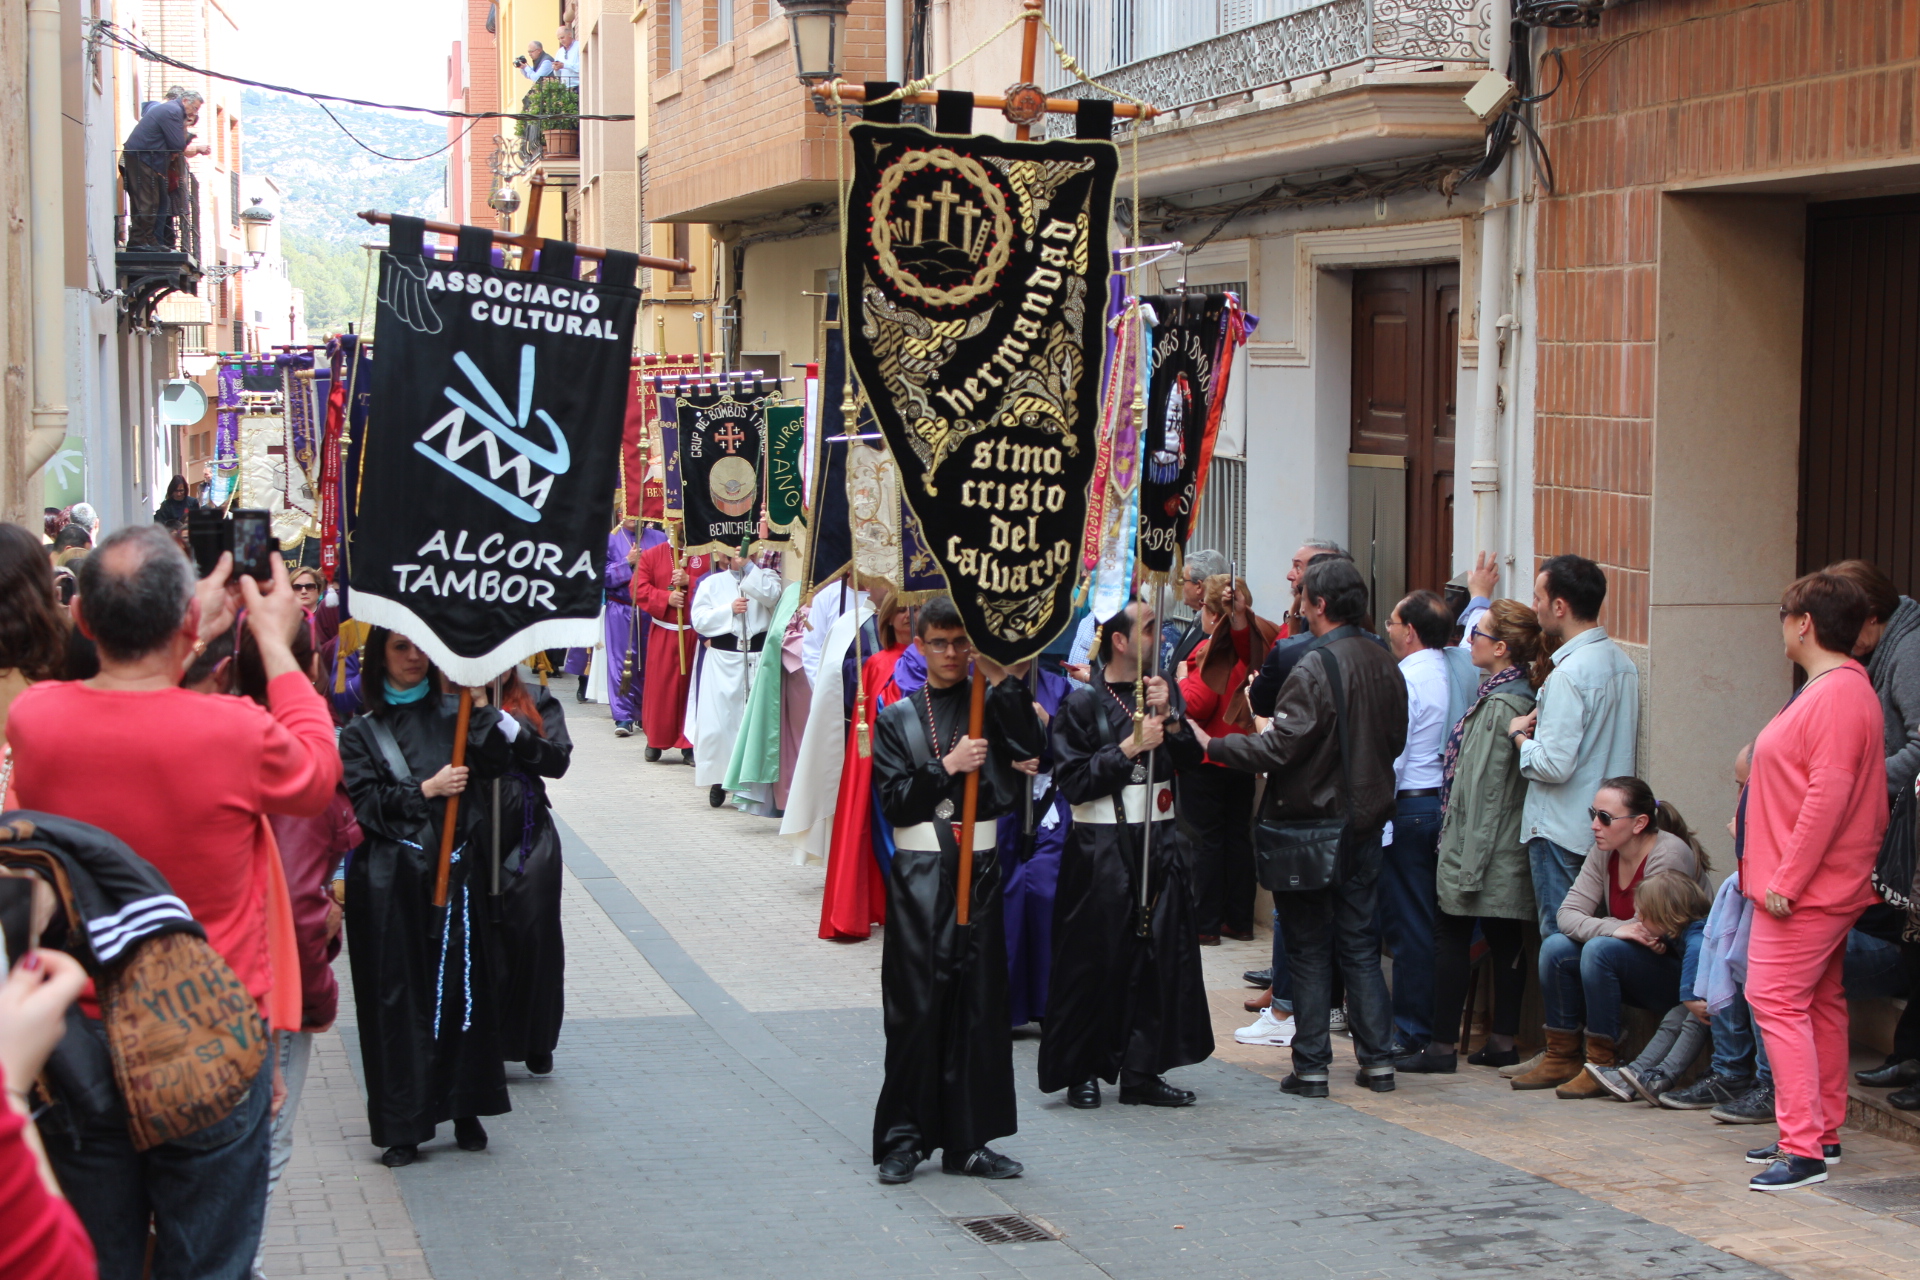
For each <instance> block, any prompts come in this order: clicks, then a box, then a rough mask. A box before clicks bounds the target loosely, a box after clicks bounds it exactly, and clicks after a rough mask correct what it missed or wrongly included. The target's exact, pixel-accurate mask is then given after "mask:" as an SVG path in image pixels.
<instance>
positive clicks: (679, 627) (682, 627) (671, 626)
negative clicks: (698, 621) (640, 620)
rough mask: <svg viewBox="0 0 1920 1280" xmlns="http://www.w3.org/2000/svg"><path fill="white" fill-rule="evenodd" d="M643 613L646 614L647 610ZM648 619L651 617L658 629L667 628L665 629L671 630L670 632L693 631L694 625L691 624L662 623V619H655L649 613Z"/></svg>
mask: <svg viewBox="0 0 1920 1280" xmlns="http://www.w3.org/2000/svg"><path fill="white" fill-rule="evenodd" d="M642 612H643V613H644V612H645V610H642ZM647 617H649V618H652V619H653V625H654V626H656V627H665V628H666V629H667V630H669V631H691V630H693V624H692V623H691V622H662V621H660V619H658V618H654V617H653V615H652V614H650V613H649V614H647Z"/></svg>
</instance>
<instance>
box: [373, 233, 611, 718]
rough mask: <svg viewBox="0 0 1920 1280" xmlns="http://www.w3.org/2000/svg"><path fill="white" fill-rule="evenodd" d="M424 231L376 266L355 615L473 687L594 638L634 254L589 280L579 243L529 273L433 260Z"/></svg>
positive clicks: (558, 248) (397, 240)
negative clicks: (374, 347) (374, 351)
mask: <svg viewBox="0 0 1920 1280" xmlns="http://www.w3.org/2000/svg"><path fill="white" fill-rule="evenodd" d="M420 232H421V227H420V223H419V220H418V219H412V218H401V217H396V218H395V219H394V221H393V238H392V242H391V247H390V248H389V250H388V251H387V252H386V253H385V254H383V255H382V257H381V263H380V310H379V333H380V339H379V343H380V355H379V358H378V359H377V360H375V361H374V362H373V366H372V367H373V379H374V396H373V402H374V404H376V405H378V406H379V412H378V414H377V415H376V418H375V420H374V421H373V422H372V423H371V425H370V428H369V430H368V432H367V437H366V443H365V445H364V447H363V453H362V458H361V467H360V471H361V474H360V475H359V476H356V477H354V484H355V488H356V491H357V492H360V494H361V498H360V502H359V507H358V514H357V518H356V521H355V524H354V528H353V536H352V540H351V542H350V543H349V563H348V575H349V582H350V585H351V587H352V606H351V607H352V611H353V615H354V616H355V617H356V618H358V619H360V620H362V621H364V622H368V623H371V624H373V625H376V626H384V627H390V628H392V629H394V630H396V631H399V632H400V633H402V634H403V635H406V636H407V637H408V638H409V639H411V640H413V641H414V643H416V644H418V645H419V646H420V647H421V648H423V649H425V650H426V651H427V653H428V654H429V655H430V656H431V657H432V658H433V660H434V662H435V663H437V664H438V665H439V666H440V667H441V669H442V670H443V671H445V672H446V674H447V675H448V676H449V678H451V679H453V680H454V681H456V682H457V683H460V684H468V685H473V684H480V683H482V682H484V681H486V680H489V679H491V678H492V677H494V676H496V675H498V674H499V673H500V672H501V671H503V670H505V669H506V668H507V667H509V666H511V665H512V664H513V663H515V662H516V661H518V660H519V659H520V658H522V657H524V656H526V655H527V654H528V653H531V652H532V651H534V650H535V649H542V648H549V647H557V646H560V645H576V644H591V643H593V642H594V640H595V639H597V638H598V635H599V628H598V623H597V618H598V616H599V611H600V603H601V599H602V596H603V590H602V587H601V580H600V578H601V563H600V562H601V560H602V558H603V557H604V555H605V551H606V536H607V535H606V529H607V521H608V517H609V516H610V515H611V513H612V506H613V489H614V485H615V483H616V482H617V479H618V476H619V463H618V458H619V451H620V437H621V427H622V423H623V421H624V418H625V411H626V398H627V394H628V388H629V375H628V369H629V355H628V352H629V348H630V343H631V338H632V334H633V320H634V315H635V312H636V310H637V308H638V304H639V293H638V291H637V290H636V289H634V288H633V287H632V283H631V282H632V279H633V269H634V267H635V266H636V265H637V259H635V258H634V257H633V255H631V254H627V255H620V254H613V253H611V252H610V254H609V257H608V258H607V260H606V262H605V263H604V264H603V266H602V269H601V279H600V280H599V281H595V282H585V281H579V280H576V279H575V278H574V275H575V273H574V271H573V264H574V254H573V250H572V246H570V245H561V244H557V243H555V242H551V241H549V242H547V244H546V245H545V246H544V247H543V249H542V261H541V267H542V271H541V273H539V274H534V273H527V272H518V271H508V270H505V269H502V268H498V267H494V266H493V265H492V264H491V263H490V262H485V261H479V260H455V261H452V262H448V261H442V260H436V259H433V258H429V257H426V256H424V255H423V254H422V253H421V239H420Z"/></svg>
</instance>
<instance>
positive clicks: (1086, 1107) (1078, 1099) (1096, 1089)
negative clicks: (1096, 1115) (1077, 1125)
mask: <svg viewBox="0 0 1920 1280" xmlns="http://www.w3.org/2000/svg"><path fill="white" fill-rule="evenodd" d="M1067 1105H1068V1106H1070V1107H1078V1108H1079V1109H1080V1110H1082V1111H1091V1110H1093V1109H1094V1108H1095V1107H1097V1106H1099V1105H1100V1082H1099V1081H1098V1080H1089V1081H1087V1082H1086V1083H1085V1084H1076V1085H1069V1086H1068V1087H1067Z"/></svg>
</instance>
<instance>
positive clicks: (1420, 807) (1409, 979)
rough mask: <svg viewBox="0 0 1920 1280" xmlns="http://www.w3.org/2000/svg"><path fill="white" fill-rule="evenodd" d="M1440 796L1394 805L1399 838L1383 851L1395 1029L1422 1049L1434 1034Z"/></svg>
mask: <svg viewBox="0 0 1920 1280" xmlns="http://www.w3.org/2000/svg"><path fill="white" fill-rule="evenodd" d="M1440 818H1441V809H1440V797H1439V796H1409V797H1407V798H1406V799H1403V800H1400V801H1398V802H1397V803H1396V804H1395V805H1394V815H1393V843H1392V844H1390V845H1388V846H1387V847H1386V848H1385V849H1384V850H1382V851H1381V862H1380V903H1379V913H1380V915H1379V921H1378V924H1379V928H1380V937H1381V939H1382V941H1384V942H1385V943H1386V944H1387V950H1388V951H1390V952H1392V953H1393V1029H1394V1032H1395V1034H1396V1035H1398V1037H1399V1039H1400V1044H1401V1045H1402V1046H1403V1047H1404V1048H1407V1049H1418V1048H1420V1047H1421V1046H1423V1045H1425V1044H1426V1043H1427V1042H1428V1041H1429V1040H1431V1039H1433V968H1434V950H1433V917H1434V913H1435V912H1436V911H1438V910H1439V906H1438V905H1437V903H1436V901H1435V895H1436V892H1437V890H1436V889H1435V883H1436V882H1437V881H1438V879H1439V876H1440Z"/></svg>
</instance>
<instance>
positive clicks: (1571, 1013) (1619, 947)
mask: <svg viewBox="0 0 1920 1280" xmlns="http://www.w3.org/2000/svg"><path fill="white" fill-rule="evenodd" d="M1587 818H1588V820H1589V826H1590V827H1591V829H1592V831H1593V847H1592V848H1591V849H1589V850H1588V851H1587V860H1586V862H1585V864H1584V865H1582V866H1581V868H1580V875H1579V877H1578V878H1576V879H1575V880H1574V882H1573V888H1572V889H1570V890H1568V892H1567V897H1566V900H1565V901H1564V902H1562V903H1561V904H1560V915H1559V919H1558V923H1559V926H1560V932H1559V933H1557V934H1555V935H1554V936H1553V937H1551V938H1547V939H1545V940H1544V941H1542V942H1541V944H1540V992H1541V996H1542V998H1543V999H1544V1001H1545V1003H1546V1007H1547V1052H1546V1054H1545V1056H1544V1057H1542V1058H1541V1060H1540V1065H1539V1066H1537V1067H1535V1068H1534V1069H1533V1070H1532V1071H1529V1072H1527V1073H1526V1074H1525V1075H1522V1076H1516V1077H1514V1080H1513V1087H1514V1088H1516V1089H1552V1090H1554V1092H1555V1094H1556V1095H1557V1096H1559V1097H1562V1098H1605V1097H1610V1096H1611V1095H1610V1094H1609V1093H1608V1092H1607V1090H1606V1089H1605V1088H1604V1087H1603V1086H1602V1085H1601V1083H1600V1081H1599V1079H1598V1078H1597V1077H1596V1076H1595V1075H1594V1074H1592V1073H1589V1072H1588V1071H1586V1069H1585V1067H1586V1064H1588V1063H1591V1064H1592V1065H1593V1066H1595V1067H1612V1066H1614V1065H1616V1063H1615V1059H1614V1042H1615V1040H1616V1038H1617V1037H1618V1036H1619V1034H1620V1006H1621V1005H1622V1004H1623V1003H1624V1004H1631V1005H1634V1006H1636V1007H1639V1008H1644V1009H1658V1010H1663V1011H1664V1010H1667V1009H1671V1008H1672V1007H1673V1006H1674V1005H1675V1004H1678V1003H1679V1000H1680V960H1681V957H1680V956H1679V955H1678V954H1676V952H1675V951H1674V949H1673V948H1672V947H1670V946H1669V945H1668V943H1667V940H1666V939H1665V938H1662V937H1660V936H1659V935H1658V934H1656V933H1655V932H1654V930H1653V929H1652V927H1650V926H1649V925H1648V924H1647V923H1646V922H1644V921H1642V920H1640V919H1639V918H1638V917H1637V915H1636V912H1635V909H1634V893H1635V891H1636V890H1637V889H1638V888H1639V887H1640V882H1641V881H1643V880H1645V879H1646V878H1647V877H1648V876H1654V875H1658V874H1660V873H1661V872H1663V871H1678V872H1681V873H1682V874H1684V875H1686V876H1688V877H1690V878H1692V879H1693V880H1695V881H1698V882H1699V883H1701V884H1702V885H1704V884H1705V883H1706V872H1707V866H1708V864H1707V853H1706V850H1704V849H1702V848H1701V847H1700V841H1699V840H1698V839H1696V838H1695V837H1694V834H1693V831H1692V829H1691V828H1689V827H1688V826H1687V823H1686V819H1684V818H1682V817H1681V816H1680V812H1679V810H1677V809H1675V808H1674V807H1673V806H1672V805H1671V804H1667V803H1665V802H1663V801H1659V800H1656V799H1654V795H1653V789H1652V788H1651V787H1649V786H1648V785H1647V784H1646V783H1645V782H1642V781H1641V780H1640V779H1638V778H1608V779H1607V780H1606V781H1605V782H1602V783H1601V784H1600V790H1599V791H1598V793H1596V794H1595V796H1594V798H1593V805H1592V807H1591V808H1589V809H1588V810H1587ZM1583 1027H1584V1029H1585V1032H1586V1047H1585V1052H1584V1054H1583V1053H1582V1051H1581V1031H1582V1029H1583Z"/></svg>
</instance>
